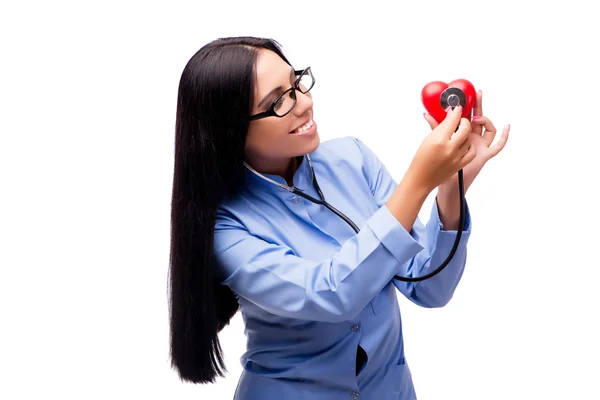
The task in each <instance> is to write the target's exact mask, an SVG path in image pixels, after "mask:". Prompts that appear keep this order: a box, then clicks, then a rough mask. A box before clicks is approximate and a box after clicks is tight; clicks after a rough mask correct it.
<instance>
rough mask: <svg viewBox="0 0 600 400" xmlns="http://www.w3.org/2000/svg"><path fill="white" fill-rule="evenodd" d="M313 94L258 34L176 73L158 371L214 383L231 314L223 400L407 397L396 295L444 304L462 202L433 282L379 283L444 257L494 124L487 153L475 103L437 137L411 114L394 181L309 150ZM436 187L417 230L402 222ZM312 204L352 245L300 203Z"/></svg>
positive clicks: (348, 145)
mask: <svg viewBox="0 0 600 400" xmlns="http://www.w3.org/2000/svg"><path fill="white" fill-rule="evenodd" d="M314 82H315V79H314V75H313V71H312V70H311V69H310V68H307V67H304V68H300V69H297V68H295V67H292V66H291V64H290V62H289V61H288V60H287V59H286V57H285V56H284V55H283V54H282V52H281V50H280V46H279V44H278V43H277V42H275V41H273V40H268V39H260V38H251V37H237V38H225V39H219V40H215V41H213V42H211V43H208V44H207V45H205V46H204V47H202V48H201V49H200V50H199V51H198V52H197V53H196V54H194V56H193V57H192V58H191V59H190V60H189V62H188V63H187V65H186V66H185V68H184V70H183V73H182V76H181V80H180V84H179V92H178V99H177V114H176V132H175V165H174V178H173V193H172V205H171V206H172V210H171V249H170V250H171V254H170V270H169V274H170V277H169V286H170V287H169V289H170V290H169V303H170V309H169V311H170V334H171V336H170V346H171V347H170V350H171V360H172V366H173V367H174V368H175V369H176V370H177V371H178V373H179V376H180V378H181V379H182V380H185V381H189V382H194V383H208V382H214V381H215V378H216V376H217V375H219V376H224V375H223V371H226V369H225V366H224V363H223V357H222V349H221V347H220V343H219V339H218V333H219V332H220V331H221V330H222V329H223V327H224V326H225V325H227V324H228V323H229V321H230V319H231V318H232V317H233V316H234V314H235V313H236V312H237V310H238V309H239V310H240V311H241V313H242V317H243V320H244V323H245V335H246V338H247V351H246V352H245V353H244V354H243V356H242V357H241V359H240V361H241V363H242V366H243V372H242V375H241V377H240V380H239V382H238V385H237V389H236V392H235V398H236V399H240V400H254V399H261V400H270V399H277V400H280V399H285V400H295V399H313V400H338V399H339V400H348V399H378V400H386V399H395V400H396V399H403V400H404V399H405V400H409V399H415V398H416V395H415V390H414V387H413V383H412V379H411V373H410V370H409V367H408V364H407V361H406V359H405V357H404V346H403V339H402V323H401V318H400V310H399V307H398V302H397V298H396V290H398V291H400V292H401V293H402V294H403V295H404V296H406V297H407V298H408V299H410V300H411V301H413V302H414V303H416V304H418V305H420V306H423V307H442V306H444V305H445V304H446V303H448V301H449V300H450V299H451V297H452V295H453V292H454V290H455V288H456V287H457V285H458V282H459V280H460V278H461V275H462V273H463V269H464V267H465V261H466V252H467V251H466V246H467V242H468V240H469V235H470V233H471V218H470V214H469V210H468V206H465V225H464V230H463V234H462V238H461V242H460V246H459V247H458V249H457V251H456V253H455V255H454V257H453V259H452V261H451V262H450V263H449V264H448V265H447V266H446V268H445V269H444V270H442V271H441V272H440V273H439V274H437V275H435V276H433V277H432V278H430V279H427V280H424V281H420V282H403V281H400V280H397V279H394V276H395V275H400V276H411V277H414V276H422V275H424V274H426V273H428V272H431V270H433V269H435V268H437V267H438V266H439V265H440V264H441V263H442V262H443V261H444V260H445V259H446V257H447V255H448V254H449V253H450V250H451V248H452V246H453V243H454V238H455V237H456V234H457V228H458V226H459V213H460V207H459V188H458V179H457V171H459V170H460V169H463V173H464V188H465V192H466V191H467V189H468V187H469V186H470V185H471V184H472V183H473V180H474V179H475V177H476V176H477V174H478V173H479V172H480V171H481V170H482V168H483V166H484V165H485V164H486V162H487V161H488V160H490V159H491V158H492V157H494V156H495V155H496V154H498V153H499V152H500V151H501V150H502V148H503V147H504V145H505V143H506V140H507V137H508V131H509V127H506V128H505V129H504V131H503V134H502V137H501V138H500V139H499V140H498V141H497V143H496V144H494V145H492V142H493V140H494V136H495V133H496V129H495V127H494V125H493V124H492V122H491V121H490V120H489V119H488V118H486V117H484V116H482V115H481V111H482V109H481V93H478V95H477V102H476V107H475V109H474V117H473V121H472V124H471V122H470V121H469V119H466V118H461V112H462V110H461V108H460V107H456V108H455V109H454V110H449V111H448V113H447V116H446V119H445V120H444V121H442V122H441V123H440V124H439V125H438V124H437V122H436V121H435V120H434V119H433V118H432V117H430V116H429V115H425V118H426V119H427V121H428V122H429V124H430V126H431V129H432V130H431V132H430V133H429V134H428V135H427V136H426V137H425V138H424V140H423V142H422V144H421V145H420V147H419V148H418V149H417V151H416V153H415V155H414V158H413V160H412V162H411V163H410V166H409V168H408V170H407V171H406V173H405V174H404V176H403V178H402V180H401V181H400V182H399V183H396V182H394V180H393V179H392V177H391V175H390V174H389V172H388V171H387V170H386V168H385V166H384V165H383V164H382V163H381V161H379V159H378V158H377V156H376V155H375V154H374V153H373V152H372V151H371V150H370V149H369V148H368V147H367V146H366V145H365V144H364V143H363V142H362V141H361V140H359V139H357V138H355V137H351V136H348V137H343V138H338V139H333V140H329V141H326V142H323V143H320V139H319V134H318V132H317V123H316V119H315V116H314V115H313V101H312V97H311V94H310V92H309V91H310V89H311V88H312V87H313V85H314ZM357 96H358V94H357ZM354 101H360V99H358V98H357V99H355V100H354ZM457 127H458V130H457ZM483 128H485V130H484V129H483ZM315 181H316V182H317V183H316V185H315ZM436 188H437V196H436V201H435V202H434V204H433V206H432V210H431V218H430V219H429V220H428V222H427V223H426V224H425V225H424V224H422V223H421V221H420V220H419V217H418V213H419V211H420V209H421V207H422V205H423V203H424V201H425V200H426V198H427V196H428V195H429V194H430V193H431V191H432V190H434V189H436ZM321 194H322V195H324V199H325V201H327V203H329V204H331V206H333V207H334V208H335V209H336V210H337V211H339V212H341V213H343V214H344V215H345V216H346V218H348V219H349V220H350V221H351V223H354V224H355V226H356V227H358V233H357V232H356V230H355V229H353V228H352V226H351V225H350V223H349V222H348V221H346V220H344V219H343V218H342V217H340V216H339V215H337V214H336V213H335V212H333V211H332V210H331V209H328V208H327V207H325V206H324V205H322V204H318V203H315V202H313V201H310V200H309V198H307V197H305V196H306V195H307V196H310V198H314V199H317V200H318V199H320V195H321ZM303 195H304V196H303Z"/></svg>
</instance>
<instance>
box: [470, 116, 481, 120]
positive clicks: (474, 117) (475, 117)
mask: <svg viewBox="0 0 600 400" xmlns="http://www.w3.org/2000/svg"><path fill="white" fill-rule="evenodd" d="M478 119H481V116H479V115H473V118H472V120H473V121H475V120H478Z"/></svg>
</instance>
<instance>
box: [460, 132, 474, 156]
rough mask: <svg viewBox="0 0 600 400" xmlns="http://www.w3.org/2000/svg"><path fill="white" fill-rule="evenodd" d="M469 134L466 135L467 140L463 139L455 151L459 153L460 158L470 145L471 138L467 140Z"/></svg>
mask: <svg viewBox="0 0 600 400" xmlns="http://www.w3.org/2000/svg"><path fill="white" fill-rule="evenodd" d="M469 136H470V135H469ZM469 136H467V140H465V141H464V142H463V144H461V145H460V147H459V148H458V151H457V153H458V154H459V156H460V157H461V158H462V157H464V155H465V154H466V153H467V151H469V148H470V147H471V144H472V143H471V140H469Z"/></svg>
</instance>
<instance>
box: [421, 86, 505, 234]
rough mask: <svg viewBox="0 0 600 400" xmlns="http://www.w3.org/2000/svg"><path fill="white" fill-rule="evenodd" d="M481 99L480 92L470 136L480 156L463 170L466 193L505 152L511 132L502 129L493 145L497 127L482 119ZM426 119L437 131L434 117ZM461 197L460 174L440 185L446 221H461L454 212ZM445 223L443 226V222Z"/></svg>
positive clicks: (479, 92)
mask: <svg viewBox="0 0 600 400" xmlns="http://www.w3.org/2000/svg"><path fill="white" fill-rule="evenodd" d="M481 100H482V93H481V91H478V92H477V100H476V101H475V107H474V108H473V117H472V120H471V133H470V135H469V139H470V140H471V146H474V147H475V149H476V151H477V155H476V156H475V158H474V159H473V161H471V162H470V163H469V164H467V165H466V166H465V167H464V168H463V184H464V193H465V194H466V193H467V189H468V188H469V186H471V184H472V183H473V181H474V180H475V178H476V177H477V175H479V172H481V170H482V169H483V166H484V165H485V164H486V163H487V162H488V161H489V160H491V159H492V158H494V157H495V156H497V155H498V153H500V152H501V151H502V149H503V148H504V146H505V145H506V141H507V140H508V133H509V132H510V125H507V126H505V127H504V129H503V130H502V136H501V137H500V139H498V141H497V142H496V143H495V144H493V145H492V143H493V141H494V138H495V137H496V127H495V126H494V124H493V123H492V121H491V120H490V119H489V118H488V117H485V116H483V107H482V101H481ZM424 116H425V119H426V120H427V122H428V123H429V125H430V127H431V129H434V128H435V127H436V126H437V125H438V123H437V121H436V120H435V119H434V118H433V117H432V116H431V115H429V114H427V113H425V114H424ZM459 197H460V196H459V191H458V173H457V174H455V175H454V176H453V177H452V178H450V179H448V180H447V181H446V182H444V183H442V184H441V185H440V186H438V194H437V200H438V206H440V213H442V209H445V211H446V214H447V218H446V219H449V220H450V221H454V220H455V219H456V220H458V214H457V213H455V212H454V210H456V211H459V203H458V202H459ZM448 214H449V215H448ZM454 214H456V215H454ZM440 216H441V215H440ZM454 217H456V218H454ZM442 222H443V223H444V221H442ZM450 225H453V226H454V225H456V226H458V225H457V224H454V223H451V224H450ZM444 226H446V223H444Z"/></svg>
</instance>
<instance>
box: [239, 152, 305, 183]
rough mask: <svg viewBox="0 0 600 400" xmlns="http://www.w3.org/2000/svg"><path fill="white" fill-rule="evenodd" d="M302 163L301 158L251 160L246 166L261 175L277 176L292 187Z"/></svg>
mask: <svg viewBox="0 0 600 400" xmlns="http://www.w3.org/2000/svg"><path fill="white" fill-rule="evenodd" d="M301 162H302V158H301V156H298V157H291V158H286V159H281V160H275V161H274V160H268V161H267V160H264V159H263V160H251V161H248V164H249V165H250V166H251V167H252V168H254V170H256V172H259V173H261V174H269V175H278V176H281V177H282V178H283V179H285V181H286V182H287V185H288V186H294V174H295V173H296V171H297V170H298V168H299V167H300V164H301Z"/></svg>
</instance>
